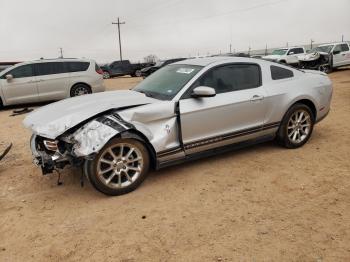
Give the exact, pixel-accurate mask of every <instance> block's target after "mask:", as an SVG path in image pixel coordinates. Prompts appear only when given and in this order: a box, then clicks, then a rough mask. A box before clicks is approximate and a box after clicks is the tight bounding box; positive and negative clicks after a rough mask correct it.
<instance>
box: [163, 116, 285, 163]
mask: <svg viewBox="0 0 350 262" xmlns="http://www.w3.org/2000/svg"><path fill="white" fill-rule="evenodd" d="M279 125H280V122H274V123H269V124H266V125H264V126H259V127H253V128H248V129H244V130H240V131H236V132H233V133H229V134H225V135H220V136H215V137H211V138H206V139H202V140H197V141H195V142H191V143H188V144H185V145H184V148H185V149H190V148H195V147H199V146H203V145H209V144H213V143H216V142H220V141H224V140H229V139H232V138H236V137H240V136H245V135H250V134H253V133H256V132H260V131H263V130H267V129H272V128H276V127H279ZM181 151H182V147H181V146H177V147H174V148H171V149H167V150H164V151H161V152H158V153H157V157H164V156H168V155H173V154H176V153H179V152H181Z"/></svg>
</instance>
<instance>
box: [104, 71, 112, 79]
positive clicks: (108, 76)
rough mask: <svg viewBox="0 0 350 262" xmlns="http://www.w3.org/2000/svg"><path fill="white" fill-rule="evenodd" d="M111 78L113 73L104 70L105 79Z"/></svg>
mask: <svg viewBox="0 0 350 262" xmlns="http://www.w3.org/2000/svg"><path fill="white" fill-rule="evenodd" d="M109 78H111V75H110V74H109V72H107V71H103V79H109Z"/></svg>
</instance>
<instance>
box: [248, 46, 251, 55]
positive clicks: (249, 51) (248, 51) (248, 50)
mask: <svg viewBox="0 0 350 262" xmlns="http://www.w3.org/2000/svg"><path fill="white" fill-rule="evenodd" d="M250 50H251V48H250V46H249V48H248V55H249V56H250Z"/></svg>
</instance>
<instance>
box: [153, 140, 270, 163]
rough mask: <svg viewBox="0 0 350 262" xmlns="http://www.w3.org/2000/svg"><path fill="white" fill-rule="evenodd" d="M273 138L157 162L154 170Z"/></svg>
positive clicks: (248, 141)
mask: <svg viewBox="0 0 350 262" xmlns="http://www.w3.org/2000/svg"><path fill="white" fill-rule="evenodd" d="M274 138H275V135H266V136H262V137H259V138H256V139H251V140H246V141H242V142H238V143H235V144H231V145H226V146H222V147H217V148H213V149H209V150H206V151H202V152H198V153H193V154H190V155H186V156H185V157H181V158H177V159H172V160H168V161H159V160H157V167H156V169H157V170H158V169H161V168H164V167H168V166H173V165H177V164H180V163H184V162H188V161H193V160H197V159H201V158H205V157H208V156H213V155H217V154H221V153H224V152H229V151H233V150H238V149H241V148H245V147H248V146H251V145H255V144H260V143H264V142H267V141H271V140H273V139H274Z"/></svg>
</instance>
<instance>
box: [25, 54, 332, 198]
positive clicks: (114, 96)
mask: <svg viewBox="0 0 350 262" xmlns="http://www.w3.org/2000/svg"><path fill="white" fill-rule="evenodd" d="M331 98H332V83H331V81H330V79H329V78H328V77H327V75H326V74H324V73H322V72H318V71H308V70H304V71H300V70H296V69H293V68H290V67H288V66H284V65H281V64H277V63H273V62H268V61H264V60H258V59H251V58H240V57H212V58H202V59H191V60H185V61H181V62H178V63H175V64H172V65H168V66H166V67H164V68H162V69H160V70H159V71H157V72H156V73H154V74H152V75H151V76H150V77H148V78H147V79H145V80H144V81H142V82H141V83H139V84H138V85H137V86H136V87H135V88H133V89H132V90H127V91H114V92H104V93H98V94H92V95H85V96H81V97H75V98H69V99H66V100H63V101H60V102H56V103H53V104H50V105H48V106H45V107H42V108H40V109H38V110H36V111H34V112H33V113H31V114H30V115H28V116H27V117H26V119H25V120H24V125H25V126H26V127H27V128H30V129H31V130H32V132H33V136H32V138H31V141H30V144H31V150H32V153H33V156H34V163H36V164H37V165H38V166H41V169H42V172H43V174H47V173H52V172H53V171H54V170H55V169H62V168H64V167H65V166H66V165H74V166H81V167H82V168H83V171H84V173H85V175H86V176H87V177H88V179H89V181H90V182H91V183H92V185H93V186H94V187H95V188H96V189H97V190H99V191H101V192H103V193H105V194H108V195H120V194H125V193H128V192H130V191H132V190H134V189H135V188H137V186H139V185H140V184H141V183H142V181H143V180H144V179H145V177H146V175H147V172H148V170H149V168H154V169H159V168H162V167H165V166H169V165H172V164H176V163H180V162H182V161H187V160H190V159H195V158H199V157H203V156H207V155H211V154H216V153H218V152H221V151H224V150H228V149H232V148H237V147H242V146H246V145H249V144H254V143H259V142H263V141H267V140H272V139H276V141H277V142H278V143H279V144H280V145H282V146H284V147H286V148H297V147H300V146H302V145H303V144H305V143H306V142H307V141H308V139H309V138H310V136H311V133H312V130H313V127H314V124H315V123H317V122H319V121H320V120H321V119H323V118H324V117H325V116H326V115H327V113H328V112H329V110H330V102H331Z"/></svg>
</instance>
